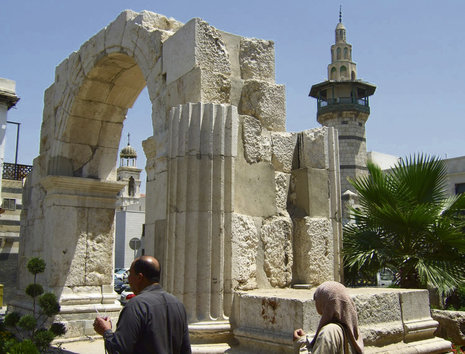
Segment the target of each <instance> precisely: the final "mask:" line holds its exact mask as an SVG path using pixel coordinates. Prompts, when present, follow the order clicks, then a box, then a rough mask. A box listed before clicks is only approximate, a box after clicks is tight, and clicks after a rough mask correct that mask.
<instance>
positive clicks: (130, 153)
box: [119, 144, 137, 159]
mask: <svg viewBox="0 0 465 354" xmlns="http://www.w3.org/2000/svg"><path fill="white" fill-rule="evenodd" d="M119 157H120V158H122V159H135V158H137V152H136V149H134V148H133V147H132V146H131V145H129V144H128V145H127V146H125V147H124V148H123V149H122V150H121V152H120V154H119Z"/></svg>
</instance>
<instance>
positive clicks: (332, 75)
mask: <svg viewBox="0 0 465 354" xmlns="http://www.w3.org/2000/svg"><path fill="white" fill-rule="evenodd" d="M336 72H337V70H336V68H335V67H334V66H333V67H332V68H331V80H336Z"/></svg>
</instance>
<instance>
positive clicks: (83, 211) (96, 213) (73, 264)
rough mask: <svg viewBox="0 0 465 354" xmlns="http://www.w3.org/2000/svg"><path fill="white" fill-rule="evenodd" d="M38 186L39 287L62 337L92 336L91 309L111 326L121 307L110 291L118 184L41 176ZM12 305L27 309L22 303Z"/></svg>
mask: <svg viewBox="0 0 465 354" xmlns="http://www.w3.org/2000/svg"><path fill="white" fill-rule="evenodd" d="M40 184H41V186H42V188H43V189H44V190H45V198H44V202H43V233H42V235H43V237H44V240H43V243H42V249H36V250H35V252H33V254H34V253H35V254H40V255H41V257H42V258H43V259H44V260H45V262H46V271H45V273H44V274H43V275H42V276H41V278H39V282H40V283H41V284H43V285H44V288H45V289H46V291H52V292H54V293H55V294H56V295H57V298H58V300H59V303H60V305H61V312H60V314H59V315H58V318H57V319H58V320H60V321H63V322H65V323H66V324H67V327H68V333H67V337H76V336H81V335H82V334H85V335H93V334H95V333H94V331H93V328H92V321H93V319H94V318H95V315H96V311H95V309H96V308H97V309H98V311H99V312H100V313H102V314H103V313H106V314H107V315H109V316H111V317H113V318H114V319H115V320H116V319H117V316H118V312H119V310H120V307H121V306H120V304H119V302H118V301H117V300H116V296H117V295H116V293H115V292H114V291H113V272H112V269H113V262H114V216H115V206H116V201H117V193H118V192H119V191H120V190H121V189H122V188H123V187H124V184H122V183H117V182H102V181H98V180H94V179H88V178H79V177H64V176H47V177H45V178H43V179H42V180H41V181H40ZM29 256H31V255H29ZM22 258H24V256H23V257H22ZM26 261H27V260H25V259H22V260H20V264H21V263H22V264H24V263H25V262H26ZM20 272H22V273H23V274H21V276H20V277H19V279H20V284H19V285H20V288H21V289H24V288H25V287H26V286H27V284H28V283H30V282H32V276H31V275H29V274H27V270H25V269H23V267H21V268H20ZM12 305H13V306H14V307H15V308H20V309H23V310H30V308H31V306H30V303H29V302H28V299H26V298H24V299H22V300H18V301H15V302H13V304H12Z"/></svg>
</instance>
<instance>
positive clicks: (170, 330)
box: [94, 256, 191, 354]
mask: <svg viewBox="0 0 465 354" xmlns="http://www.w3.org/2000/svg"><path fill="white" fill-rule="evenodd" d="M128 281H129V285H130V286H131V290H132V291H133V292H134V294H135V295H136V296H135V297H134V298H132V299H131V300H129V301H128V303H127V304H126V306H125V307H124V308H123V310H122V311H121V313H120V315H119V319H118V323H117V324H116V331H115V332H113V331H112V330H111V327H112V326H111V321H110V319H109V318H107V317H105V318H103V317H97V318H96V319H95V321H94V329H95V331H96V332H97V333H98V334H100V335H102V336H103V338H104V340H105V349H106V350H107V351H108V352H109V353H128V354H129V353H157V354H158V353H160V354H161V353H191V346H190V341H189V329H188V327H187V315H186V310H185V308H184V305H183V304H182V303H181V302H180V301H179V300H178V299H176V297H174V296H173V295H171V294H168V293H167V292H165V291H164V290H163V289H162V288H161V286H160V284H159V282H160V263H159V262H158V261H157V260H156V259H155V258H154V257H150V256H142V257H139V258H136V259H135V260H134V262H132V264H131V268H130V269H129V277H128Z"/></svg>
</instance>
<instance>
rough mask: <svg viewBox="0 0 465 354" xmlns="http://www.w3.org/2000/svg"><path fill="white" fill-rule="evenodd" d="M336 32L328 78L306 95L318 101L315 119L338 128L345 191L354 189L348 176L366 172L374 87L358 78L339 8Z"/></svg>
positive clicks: (343, 189) (342, 189)
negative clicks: (367, 124)
mask: <svg viewBox="0 0 465 354" xmlns="http://www.w3.org/2000/svg"><path fill="white" fill-rule="evenodd" d="M335 32H336V33H335V34H336V38H335V43H334V44H333V45H332V46H331V64H329V65H328V80H326V81H323V82H320V83H318V84H315V85H313V86H312V88H311V90H310V94H309V96H311V97H314V98H316V99H317V100H318V108H317V120H318V122H319V123H320V124H322V125H324V126H328V127H334V128H336V129H337V130H338V135H339V160H340V169H341V191H342V193H344V192H346V191H347V190H351V191H353V192H354V191H355V189H354V188H353V187H352V186H351V185H350V183H349V182H348V180H347V178H348V177H350V178H356V177H359V176H361V175H363V174H366V173H367V168H366V162H367V149H366V138H365V123H366V121H367V119H368V117H369V115H370V106H369V104H368V97H369V96H371V95H373V93H374V92H375V90H376V86H375V85H373V84H370V83H368V82H364V81H362V80H359V79H357V68H356V64H355V63H354V62H353V61H352V46H351V45H350V44H349V43H347V41H346V28H345V27H344V25H343V24H342V11H341V10H339V23H338V24H337V26H336V31H335Z"/></svg>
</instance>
